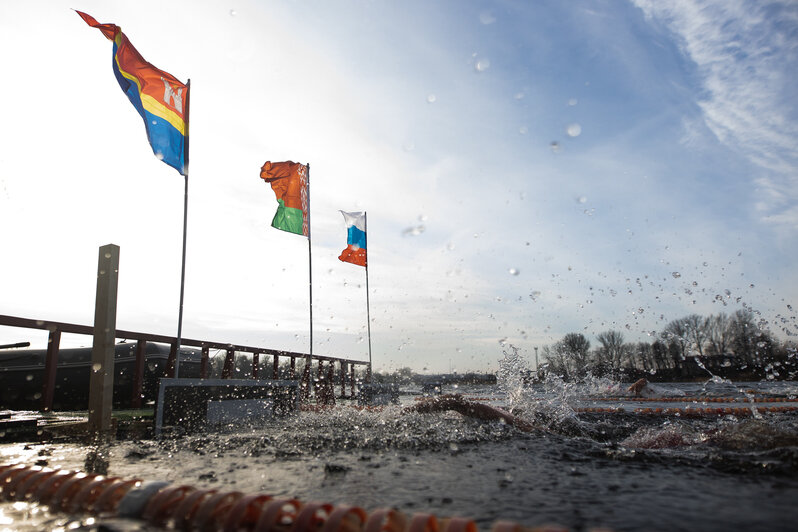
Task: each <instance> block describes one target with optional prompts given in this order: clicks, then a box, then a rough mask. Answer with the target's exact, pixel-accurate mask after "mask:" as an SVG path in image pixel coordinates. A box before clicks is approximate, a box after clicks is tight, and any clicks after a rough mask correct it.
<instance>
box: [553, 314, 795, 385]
mask: <svg viewBox="0 0 798 532" xmlns="http://www.w3.org/2000/svg"><path fill="white" fill-rule="evenodd" d="M655 337H656V340H654V341H653V342H651V343H648V342H632V343H627V342H625V341H624V336H623V333H621V332H619V331H613V330H609V331H605V332H602V333H600V334H599V335H597V336H596V342H597V345H595V347H592V348H591V344H590V341H589V340H588V339H587V338H586V337H585V336H584V335H583V334H580V333H569V334H566V335H565V336H564V337H563V339H562V340H560V341H559V342H557V343H555V344H553V345H551V346H548V345H547V346H544V347H543V349H542V354H543V358H544V359H545V360H546V363H545V364H543V365H541V369H540V373H553V374H556V375H560V376H561V377H563V378H565V379H568V380H577V379H580V378H582V377H584V376H586V375H588V374H591V375H594V376H606V377H612V378H615V379H622V380H635V379H638V378H640V377H646V378H648V379H649V380H660V381H678V380H690V379H695V378H704V377H709V376H710V374H711V375H716V376H719V377H723V378H727V379H732V380H761V379H763V378H765V379H775V380H782V379H788V380H793V379H795V378H796V376H798V354H797V353H798V349H797V348H796V344H795V343H794V342H785V343H780V342H779V341H778V340H777V339H776V338H775V337H774V336H773V335H772V334H771V333H770V332H769V331H767V330H766V329H765V328H764V326H760V323H758V322H757V320H756V318H755V316H754V313H753V312H751V311H750V310H747V309H744V310H738V311H736V312H735V313H734V314H732V315H727V314H725V313H720V314H716V315H711V316H709V317H702V316H700V315H698V314H690V315H689V316H685V317H684V318H681V319H677V320H673V321H672V322H670V323H668V325H667V326H666V327H665V328H664V329H663V330H662V331H661V332H660V333H658V334H657V335H656V336H655Z"/></svg>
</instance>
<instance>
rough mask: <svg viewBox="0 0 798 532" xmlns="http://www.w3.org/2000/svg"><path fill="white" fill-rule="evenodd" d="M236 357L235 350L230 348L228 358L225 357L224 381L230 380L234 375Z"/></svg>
mask: <svg viewBox="0 0 798 532" xmlns="http://www.w3.org/2000/svg"><path fill="white" fill-rule="evenodd" d="M235 356H236V351H235V349H232V348H228V349H227V356H226V357H224V367H223V368H222V378H223V379H229V378H230V376H231V375H232V374H233V367H234V365H235Z"/></svg>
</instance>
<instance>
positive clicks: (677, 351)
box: [661, 318, 688, 369]
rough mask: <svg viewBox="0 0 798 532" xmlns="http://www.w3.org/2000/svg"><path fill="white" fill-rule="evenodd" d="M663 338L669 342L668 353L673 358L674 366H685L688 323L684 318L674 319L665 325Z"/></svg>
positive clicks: (678, 367) (680, 367)
mask: <svg viewBox="0 0 798 532" xmlns="http://www.w3.org/2000/svg"><path fill="white" fill-rule="evenodd" d="M661 336H662V338H663V340H665V341H666V342H667V343H668V354H669V355H670V357H671V360H673V367H674V368H676V369H682V368H683V362H684V359H685V357H686V355H687V344H688V340H687V325H686V324H685V321H684V318H680V319H678V320H673V321H672V322H670V323H669V324H668V325H666V326H665V330H664V332H663V333H662V335H661Z"/></svg>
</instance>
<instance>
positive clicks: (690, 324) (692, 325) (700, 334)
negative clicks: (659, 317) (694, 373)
mask: <svg viewBox="0 0 798 532" xmlns="http://www.w3.org/2000/svg"><path fill="white" fill-rule="evenodd" d="M683 320H684V326H685V328H686V329H687V340H688V341H689V343H690V344H691V345H692V346H693V347H694V348H695V350H696V351H697V352H698V355H699V356H701V357H703V356H704V343H705V342H706V341H707V319H706V318H704V317H702V316H699V315H698V314H690V315H689V316H687V317H686V318H683Z"/></svg>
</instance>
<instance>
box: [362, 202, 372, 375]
mask: <svg viewBox="0 0 798 532" xmlns="http://www.w3.org/2000/svg"><path fill="white" fill-rule="evenodd" d="M363 229H364V230H365V233H366V236H365V238H366V326H367V328H368V334H369V371H368V374H367V379H366V382H367V383H371V312H370V310H369V259H368V249H369V246H368V234H369V231H368V229H369V219H368V213H366V211H363Z"/></svg>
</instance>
